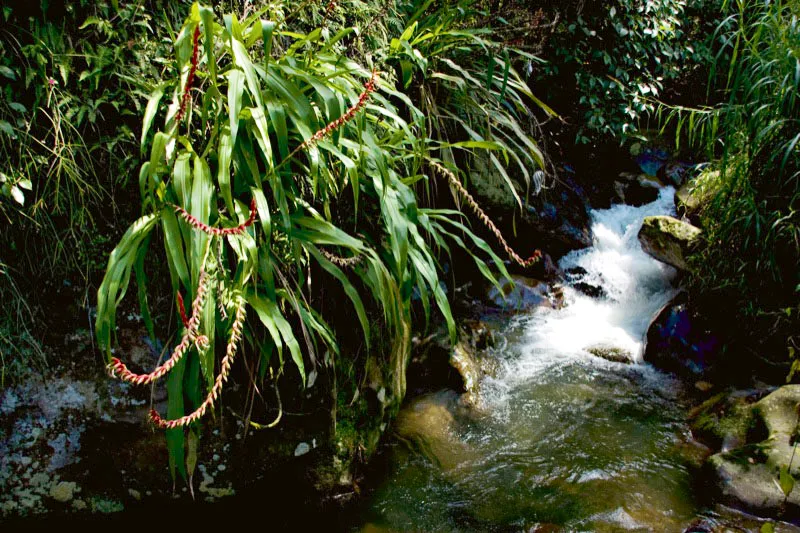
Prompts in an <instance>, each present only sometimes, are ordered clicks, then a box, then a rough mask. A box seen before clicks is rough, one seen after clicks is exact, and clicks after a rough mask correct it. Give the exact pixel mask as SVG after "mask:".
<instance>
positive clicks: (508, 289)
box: [486, 275, 560, 311]
mask: <svg viewBox="0 0 800 533" xmlns="http://www.w3.org/2000/svg"><path fill="white" fill-rule="evenodd" d="M486 296H487V300H488V301H489V302H490V303H491V304H492V305H494V306H496V307H499V308H501V309H503V310H506V311H523V310H526V309H531V308H534V307H548V308H554V307H559V305H560V303H559V302H558V301H557V300H558V298H557V296H556V294H555V293H554V292H553V291H551V286H550V284H549V283H546V282H543V281H539V280H537V279H533V278H526V277H524V276H515V275H512V276H511V279H508V278H501V279H500V288H499V289H498V288H497V287H495V286H492V287H491V288H490V289H489V292H488V294H487V295H486Z"/></svg>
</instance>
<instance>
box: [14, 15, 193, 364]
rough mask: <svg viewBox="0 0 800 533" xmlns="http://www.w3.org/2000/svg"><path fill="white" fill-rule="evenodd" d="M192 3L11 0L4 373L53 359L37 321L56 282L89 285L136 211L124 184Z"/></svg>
mask: <svg viewBox="0 0 800 533" xmlns="http://www.w3.org/2000/svg"><path fill="white" fill-rule="evenodd" d="M185 5H187V4H185V3H184V4H183V5H182V4H181V3H180V2H162V1H159V0H153V1H147V2H136V3H132V2H125V3H118V2H90V1H88V0H82V1H80V2H57V1H43V2H25V3H23V2H0V6H1V7H2V14H0V16H2V23H3V25H2V29H0V88H1V90H0V152H2V154H3V156H4V157H3V159H2V161H0V220H1V221H2V222H1V223H0V297H1V298H2V299H3V302H6V303H7V304H8V305H4V306H3V307H4V309H3V310H2V311H0V353H2V355H3V361H2V365H3V366H2V371H3V376H4V377H9V376H11V377H13V376H14V375H17V374H19V373H20V371H21V370H23V369H24V368H25V367H26V366H34V367H39V366H41V365H42V364H43V353H42V349H41V347H40V345H41V340H42V334H41V332H38V331H37V332H36V334H35V335H34V334H33V333H32V332H31V330H32V329H34V330H35V329H37V328H36V327H35V326H34V324H36V323H37V322H39V320H40V319H41V318H42V317H41V314H40V313H39V312H38V311H37V310H38V309H39V308H40V305H39V304H40V299H41V298H42V297H43V295H44V293H45V290H46V289H45V287H48V286H49V287H48V288H49V289H50V290H52V284H53V283H54V282H55V280H58V281H57V285H56V286H58V285H61V284H68V283H76V284H84V285H87V284H89V283H90V282H91V280H92V279H93V278H94V277H95V276H96V275H97V273H98V272H99V271H101V270H102V268H103V267H104V265H105V260H104V259H103V256H104V255H105V254H107V253H108V251H109V249H110V247H109V245H110V244H111V243H110V239H111V235H114V234H116V232H117V231H118V230H117V228H116V227H115V226H114V221H115V220H116V219H119V218H123V219H126V218H127V217H128V216H129V213H130V205H129V204H127V205H126V202H125V196H124V195H123V197H122V201H120V199H119V198H118V196H117V193H118V192H119V191H121V190H123V189H124V188H125V187H126V186H127V185H129V184H130V183H132V182H133V180H131V177H132V176H135V175H136V173H137V170H136V169H137V167H138V165H139V157H138V150H137V145H138V133H137V132H138V128H139V122H140V116H141V113H143V112H144V107H145V105H146V103H147V96H148V95H149V93H150V92H151V91H152V89H153V86H154V84H155V83H156V81H157V80H158V79H159V78H160V76H161V71H162V69H163V68H164V67H165V66H166V65H167V64H168V59H167V56H168V55H169V53H170V50H171V42H170V40H169V39H166V40H165V37H167V36H168V35H169V28H170V26H171V25H172V24H173V23H174V22H175V21H179V20H181V19H182V18H183V16H184V14H185ZM51 297H52V295H51ZM87 300H88V298H87ZM86 305H89V302H88V301H87V302H86Z"/></svg>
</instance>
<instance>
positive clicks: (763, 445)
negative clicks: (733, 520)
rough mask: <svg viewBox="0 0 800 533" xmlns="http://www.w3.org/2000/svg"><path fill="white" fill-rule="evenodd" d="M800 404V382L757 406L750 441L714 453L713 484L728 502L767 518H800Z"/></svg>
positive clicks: (782, 389) (711, 466)
mask: <svg viewBox="0 0 800 533" xmlns="http://www.w3.org/2000/svg"><path fill="white" fill-rule="evenodd" d="M798 404H800V385H786V386H784V387H781V388H779V389H778V390H776V391H775V392H773V393H771V394H769V395H768V396H766V397H764V398H763V399H762V400H760V401H759V402H757V403H756V404H755V405H754V406H753V415H754V417H755V423H756V428H755V430H754V431H751V432H750V434H749V436H748V440H747V443H746V444H744V445H742V446H740V447H738V448H735V449H733V450H730V451H728V452H722V453H718V454H716V455H713V456H711V458H710V459H709V463H708V464H709V469H710V472H711V476H712V482H713V484H714V487H715V488H716V491H717V495H718V497H719V498H720V500H721V501H722V503H724V504H727V505H731V506H734V507H738V508H741V509H744V510H747V511H750V512H753V513H755V514H758V515H761V516H769V517H781V518H796V517H800V488H796V487H794V480H795V479H798V478H800V461H798V460H796V458H794V438H795V434H796V430H797V425H798ZM782 470H783V474H782V472H781V471H782ZM782 478H783V479H782ZM782 485H783V489H782V488H781V486H782ZM784 491H786V492H784Z"/></svg>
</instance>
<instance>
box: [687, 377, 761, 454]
mask: <svg viewBox="0 0 800 533" xmlns="http://www.w3.org/2000/svg"><path fill="white" fill-rule="evenodd" d="M766 393H767V392H766V391H761V390H739V391H732V392H730V391H726V392H720V393H717V394H715V395H713V396H711V397H710V398H708V399H707V400H705V401H704V402H703V403H701V404H700V405H698V406H697V407H695V408H693V409H692V410H691V411H690V412H689V423H690V427H691V429H692V435H693V436H694V437H695V438H697V439H700V440H701V441H702V442H704V443H706V444H708V445H709V446H710V447H711V448H713V449H714V450H715V451H723V452H727V451H730V450H732V449H734V448H738V447H739V446H742V445H744V444H745V442H746V441H747V437H748V433H750V432H751V431H752V430H753V428H754V427H755V418H754V414H753V404H754V403H755V402H756V401H758V400H759V399H760V398H761V397H763V396H764V395H765V394H766Z"/></svg>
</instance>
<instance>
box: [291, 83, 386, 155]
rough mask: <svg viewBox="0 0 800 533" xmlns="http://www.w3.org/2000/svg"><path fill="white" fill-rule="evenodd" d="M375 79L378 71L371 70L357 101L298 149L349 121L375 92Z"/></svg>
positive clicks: (317, 140) (316, 140)
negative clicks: (370, 74)
mask: <svg viewBox="0 0 800 533" xmlns="http://www.w3.org/2000/svg"><path fill="white" fill-rule="evenodd" d="M377 81H378V71H376V70H373V71H372V76H371V77H370V78H369V80H367V82H366V83H365V84H364V92H362V93H361V94H360V95H359V97H358V101H357V102H356V103H355V104H353V105H352V106H350V108H349V109H348V110H347V111H346V112H345V114H344V115H342V116H341V117H339V118H337V119H336V120H334V121H332V122H330V123H329V124H328V125H327V126H325V127H324V128H322V129H321V130H319V131H317V132H316V133H315V134H314V135H312V136H311V138H310V139H308V140H307V141H305V142H303V144H301V145H300V146H299V148H298V150H304V149H306V148H308V147H309V146H311V145H313V144H314V143H316V142H319V141H321V140H322V139H324V138H325V137H327V136H328V135H330V134H331V133H333V132H334V131H335V130H337V129H339V128H341V127H342V126H344V125H345V124H346V123H347V122H350V121H351V120H352V119H353V118H354V117H355V116H356V113H358V112H359V111H361V110H362V109H363V108H364V106H366V105H367V101H368V100H369V97H370V95H371V94H372V93H373V92H375V89H376V88H377Z"/></svg>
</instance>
